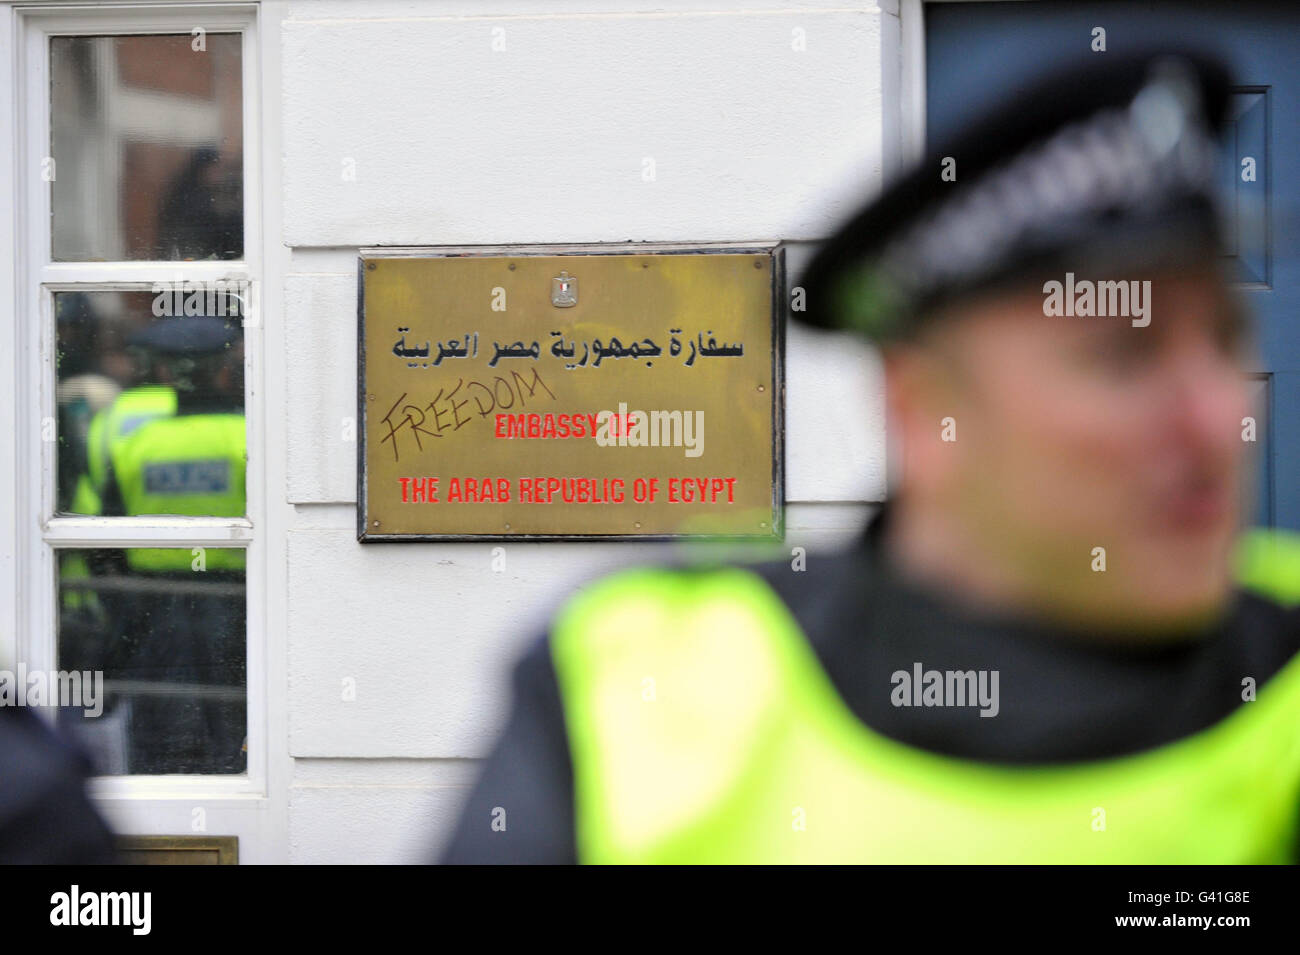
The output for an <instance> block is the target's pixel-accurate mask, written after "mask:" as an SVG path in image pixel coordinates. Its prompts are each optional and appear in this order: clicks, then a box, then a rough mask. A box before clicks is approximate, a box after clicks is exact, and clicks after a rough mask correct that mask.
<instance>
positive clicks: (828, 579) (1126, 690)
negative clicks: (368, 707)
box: [442, 506, 1300, 863]
mask: <svg viewBox="0 0 1300 955" xmlns="http://www.w3.org/2000/svg"><path fill="white" fill-rule="evenodd" d="M888 520H889V508H888V507H887V506H886V507H884V508H882V509H881V511H880V512H879V513H878V514H877V516H876V517H875V519H873V520H872V521H871V522H870V523H869V524H868V526H867V528H866V530H865V531H864V532H863V533H862V534H861V536H860V537H859V538H858V539H857V541H856V542H855V545H854V546H853V547H852V548H850V549H848V550H846V551H844V552H842V553H838V554H826V555H820V556H819V555H815V554H814V555H810V556H809V558H808V561H807V566H806V569H804V570H802V571H795V570H793V569H792V567H791V564H790V563H789V562H787V561H781V562H773V563H768V564H756V565H753V566H752V567H751V569H752V570H754V571H755V572H756V573H758V574H760V575H761V576H762V577H763V578H764V579H765V580H766V581H767V582H768V583H769V584H770V585H771V586H772V587H773V589H774V590H775V591H776V593H777V594H778V595H779V596H780V597H781V599H782V600H783V601H784V603H785V604H786V605H787V606H788V607H789V609H790V611H791V612H792V614H793V616H794V618H795V620H796V621H798V623H799V625H800V626H801V628H802V629H803V632H804V634H805V635H806V636H807V638H808V640H809V641H810V643H811V645H812V647H813V649H814V651H815V652H816V654H817V657H818V659H819V660H820V662H821V665H822V666H823V667H824V668H825V670H826V673H827V674H828V675H829V677H830V679H831V682H832V683H833V685H834V686H835V688H836V690H837V691H838V692H839V693H840V695H841V696H842V697H843V699H844V702H845V703H846V704H847V705H848V707H849V709H850V710H851V711H852V712H853V713H854V714H855V715H856V716H857V717H858V718H859V719H861V720H862V721H863V722H864V723H866V724H867V725H868V726H869V727H870V728H871V729H873V730H875V731H876V732H878V733H882V734H884V735H886V736H889V737H892V738H893V739H895V740H898V741H900V742H902V743H906V744H909V745H911V746H916V747H919V748H922V749H926V750H930V751H933V752H936V753H941V754H946V755H951V756H956V757H962V758H967V759H975V760H984V761H988V762H991V763H1001V764H1051V763H1062V762H1075V761H1082V760H1094V759H1103V758H1108V757H1117V756H1122V755H1126V754H1130V753H1136V752H1139V751H1141V750H1145V749H1149V748H1152V747H1156V746H1160V745H1162V744H1166V743H1169V742H1172V741H1174V740H1177V739H1179V738H1180V737H1183V736H1187V735H1190V734H1192V733H1196V732H1198V731H1200V730H1203V729H1205V728H1206V727H1208V726H1210V725H1212V724H1214V723H1216V722H1218V721H1219V720H1222V719H1224V718H1225V717H1226V716H1228V714H1230V713H1231V712H1232V711H1233V710H1234V709H1236V707H1238V706H1242V705H1246V704H1245V703H1244V701H1243V682H1242V681H1243V680H1244V679H1245V678H1246V677H1251V678H1253V679H1254V681H1255V686H1256V687H1259V686H1262V685H1263V684H1264V683H1265V682H1266V681H1267V680H1268V679H1269V678H1270V677H1271V676H1272V675H1273V674H1275V673H1276V672H1277V671H1278V670H1279V669H1280V668H1281V667H1282V666H1283V665H1284V664H1285V663H1286V662H1287V661H1288V660H1290V659H1291V658H1292V657H1293V656H1294V655H1295V654H1296V653H1297V652H1300V607H1295V608H1291V609H1286V608H1284V607H1283V606H1281V605H1279V604H1277V603H1274V602H1272V601H1270V600H1267V599H1264V598H1262V597H1259V596H1256V595H1253V594H1249V593H1245V592H1238V593H1237V594H1236V595H1235V598H1234V600H1233V602H1232V605H1231V607H1230V608H1229V610H1228V611H1227V613H1226V614H1225V615H1224V617H1223V619H1222V620H1221V621H1219V622H1218V623H1217V624H1216V625H1215V626H1213V627H1211V628H1209V629H1207V630H1205V631H1203V632H1197V633H1189V634H1187V635H1186V637H1185V638H1184V639H1180V640H1176V641H1164V642H1162V643H1161V644H1160V645H1159V646H1152V645H1150V644H1149V643H1147V644H1143V643H1141V642H1139V641H1134V642H1133V643H1131V644H1123V643H1117V642H1113V641H1112V642H1110V643H1106V644H1103V643H1101V642H1099V641H1097V640H1095V639H1092V638H1090V637H1089V635H1088V634H1086V633H1083V632H1069V631H1066V630H1062V629H1059V628H1049V627H1045V626H1043V625H1041V624H1038V623H1035V622H1032V621H1027V620H1022V619H1017V618H1014V617H1011V616H996V615H993V614H990V613H987V612H982V611H975V610H972V609H971V608H969V607H967V606H962V605H959V604H957V603H955V602H953V601H951V600H949V599H946V598H945V597H944V596H943V595H941V594H936V593H932V592H928V591H925V590H922V589H918V588H917V587H915V586H913V585H911V584H909V583H907V582H904V581H903V580H901V579H899V578H898V576H896V575H895V574H894V573H893V572H891V570H890V568H889V567H888V566H887V564H886V563H885V562H884V561H883V560H882V559H881V551H880V541H881V537H882V533H883V528H884V527H885V524H886V522H887V521H888ZM917 664H920V665H921V666H922V667H923V669H925V670H941V671H942V670H962V671H965V670H976V671H981V670H983V671H998V674H999V685H998V696H999V701H998V705H999V712H998V715H997V717H996V718H994V719H986V718H982V717H981V716H980V714H979V708H978V707H975V706H967V707H961V706H929V707H927V706H911V707H905V706H896V705H894V703H893V702H891V690H892V689H893V684H892V683H891V675H892V674H893V673H895V672H896V671H899V670H903V671H905V672H908V673H911V672H914V667H915V666H916V665H917ZM514 692H515V696H514V704H513V708H512V711H511V714H510V716H509V720H508V722H507V724H506V727H505V729H504V731H503V733H502V735H501V737H500V739H499V741H498V742H497V744H496V747H495V749H494V750H493V752H492V753H491V755H490V756H489V758H488V760H487V763H486V765H485V767H484V769H483V772H482V775H481V777H480V779H479V781H478V784H477V786H476V787H475V788H474V790H473V791H472V793H471V795H470V798H469V801H468V803H467V804H466V806H465V808H464V811H463V814H462V816H461V818H460V820H459V822H458V823H457V825H456V828H455V830H454V831H453V833H452V836H451V840H450V843H449V844H448V845H447V847H446V848H445V850H444V852H443V855H442V861H444V862H448V863H473V862H516V863H522V862H527V863H542V862H547V863H560V862H575V861H576V851H575V844H574V817H573V813H574V808H573V778H572V770H571V761H570V757H569V750H568V745H567V741H566V736H565V724H564V712H563V708H562V705H561V700H560V693H559V689H558V686H557V683H556V677H555V671H554V668H553V666H552V662H551V657H550V648H549V643H548V640H547V639H545V638H543V639H538V640H536V641H535V642H534V643H533V644H532V645H531V647H530V649H529V651H528V652H527V654H526V655H525V656H524V658H523V659H522V660H521V661H520V662H519V664H518V665H517V667H516V669H515V673H514ZM496 807H502V808H504V809H505V810H506V812H507V814H508V819H509V825H508V827H507V829H506V830H505V831H495V830H494V829H493V827H492V825H491V823H492V819H493V811H494V809H495V808H496Z"/></svg>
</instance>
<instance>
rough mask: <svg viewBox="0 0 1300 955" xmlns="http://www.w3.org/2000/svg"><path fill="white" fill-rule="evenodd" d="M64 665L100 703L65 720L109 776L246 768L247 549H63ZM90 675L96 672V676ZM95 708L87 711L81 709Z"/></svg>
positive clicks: (70, 711)
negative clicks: (98, 683) (94, 688)
mask: <svg viewBox="0 0 1300 955" xmlns="http://www.w3.org/2000/svg"><path fill="white" fill-rule="evenodd" d="M56 554H57V556H58V558H59V560H58V565H59V648H58V668H59V670H60V671H63V672H71V671H77V672H80V673H82V680H81V685H82V686H83V687H84V686H87V685H94V683H95V678H94V676H93V674H94V673H95V671H99V672H100V673H102V688H103V693H102V698H100V699H98V700H95V699H84V698H83V700H82V701H81V702H82V704H83V706H81V707H76V708H73V707H64V708H63V709H61V711H60V718H61V719H63V720H65V721H66V723H67V724H68V726H69V728H70V729H71V730H72V731H73V732H74V733H76V734H77V735H78V736H79V737H80V738H81V740H82V741H83V742H84V743H85V744H86V746H87V748H88V749H89V750H90V751H91V753H92V755H93V756H94V758H95V760H96V762H97V764H98V765H97V767H96V768H97V771H98V772H99V773H100V774H102V775H121V774H130V775H156V774H163V773H242V772H244V771H245V768H246V765H247V752H246V735H245V734H246V733H247V706H246V693H245V685H246V684H245V667H244V661H245V637H244V634H245V593H244V558H245V553H244V551H243V550H240V549H233V548H215V547H209V548H189V547H184V548H131V549H127V550H119V549H102V550H59V551H56ZM88 672H89V673H90V674H91V675H90V676H87V675H86V674H87V673H88ZM83 713H85V714H89V715H83Z"/></svg>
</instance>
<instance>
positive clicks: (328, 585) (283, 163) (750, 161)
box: [0, 0, 920, 862]
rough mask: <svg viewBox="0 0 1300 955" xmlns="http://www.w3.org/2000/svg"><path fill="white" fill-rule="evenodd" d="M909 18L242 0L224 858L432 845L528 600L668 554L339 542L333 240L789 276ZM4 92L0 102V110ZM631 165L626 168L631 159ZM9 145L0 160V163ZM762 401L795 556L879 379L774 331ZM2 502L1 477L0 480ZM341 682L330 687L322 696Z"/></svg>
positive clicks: (12, 524) (401, 855)
mask: <svg viewBox="0 0 1300 955" xmlns="http://www.w3.org/2000/svg"><path fill="white" fill-rule="evenodd" d="M49 2H50V3H52V4H53V5H54V6H55V7H56V8H59V7H62V6H65V7H66V8H67V9H68V10H73V9H74V7H76V6H78V5H77V4H75V3H73V2H71V0H67V2H66V3H65V0H49ZM178 3H181V4H185V3H188V0H178ZM104 6H105V7H107V6H109V5H108V4H105V5H104ZM194 7H195V10H196V11H198V10H200V9H201V5H200V4H198V3H195V4H194ZM11 9H12V6H11V0H0V13H5V14H6V16H5V17H4V18H3V22H4V23H5V24H7V25H8V26H5V27H4V28H3V29H0V68H2V69H3V70H4V71H5V72H6V73H7V74H8V75H14V69H13V67H14V63H15V54H14V50H15V49H16V47H17V43H18V41H19V39H20V36H19V34H18V33H17V32H12V31H11V29H10V27H12V28H13V31H16V30H17V29H18V28H17V21H16V20H15V19H14V18H12V17H10V16H8V14H9V12H10V10H11ZM919 9H920V3H919V0H901V10H900V0H881V3H880V4H875V3H870V2H861V0H856V2H855V0H263V2H262V3H261V4H260V8H259V12H258V27H257V30H258V37H259V44H260V63H259V64H258V65H257V67H256V71H257V73H256V75H258V76H259V77H260V82H259V86H260V90H261V103H260V109H261V111H262V116H261V118H260V120H259V122H260V129H261V133H262V135H261V144H262V145H261V157H260V166H258V167H257V168H259V169H260V171H261V181H262V182H264V183H265V189H264V192H263V196H262V207H261V208H262V210H263V214H262V216H261V222H262V223H263V226H264V230H265V231H264V235H263V237H262V238H263V242H262V248H263V249H264V257H265V268H264V276H265V281H266V287H265V292H264V295H263V305H264V309H265V311H264V328H263V329H261V332H262V348H261V350H260V352H258V353H257V354H255V355H254V361H255V362H260V363H261V367H259V368H256V369H254V372H255V373H254V374H253V376H252V377H251V380H252V381H254V382H256V383H257V384H255V385H254V386H253V387H263V388H264V395H263V396H261V397H260V398H259V401H260V402H261V407H264V408H265V409H267V417H266V420H265V421H260V422H254V423H253V424H252V425H251V427H250V434H252V436H253V438H254V439H255V440H254V441H253V443H252V444H250V449H251V453H257V454H261V455H263V458H262V460H263V462H264V467H263V468H262V471H261V473H262V474H263V475H265V479H266V486H265V487H263V488H259V489H257V490H254V491H252V492H250V493H258V492H259V491H260V492H261V493H262V494H264V500H265V505H266V506H265V521H264V523H263V524H261V525H259V526H258V527H257V528H256V529H255V539H256V541H257V547H259V548H265V551H264V553H265V560H264V562H263V563H264V565H265V566H267V567H268V568H269V570H268V573H267V575H266V578H265V579H264V580H259V581H250V593H257V594H258V595H259V599H260V595H261V594H263V593H264V594H265V605H266V613H265V615H264V617H262V618H260V619H262V621H263V623H262V624H259V625H258V626H259V630H260V628H261V627H262V626H264V627H265V632H259V633H258V634H257V637H258V639H257V641H256V646H257V647H258V648H259V652H261V653H265V654H267V658H266V659H265V660H264V661H262V663H263V665H264V670H263V672H264V673H265V681H266V684H265V685H266V690H267V695H268V698H269V700H268V710H267V712H266V714H265V726H264V727H262V728H260V729H259V730H258V732H259V733H265V738H266V739H267V741H268V748H269V754H270V755H269V763H268V766H267V773H266V784H267V792H266V794H265V798H262V797H260V796H253V797H249V798H244V797H243V796H239V797H233V796H232V797H231V798H229V799H227V800H226V802H227V803H228V805H227V806H226V809H225V810H223V811H225V812H227V815H226V816H221V817H220V818H223V819H234V820H243V821H240V822H238V824H237V828H238V829H239V831H240V833H241V834H242V835H241V839H242V843H241V847H240V851H241V858H242V859H244V860H245V861H252V862H274V861H294V862H389V861H418V860H421V859H427V858H429V857H430V856H431V854H432V851H433V849H434V847H435V846H436V845H437V844H438V843H439V842H440V841H441V839H442V838H443V837H444V835H445V834H446V831H447V826H448V825H449V823H450V822H451V821H452V820H453V819H454V818H455V815H456V813H457V811H458V810H459V806H460V802H461V800H462V798H463V797H464V795H465V793H466V791H467V788H468V786H470V785H471V784H472V782H473V779H474V776H475V772H476V766H477V762H476V760H477V759H478V758H481V757H482V756H483V755H485V753H486V751H487V749H488V747H489V746H490V744H491V741H492V739H493V737H494V735H495V733H496V731H497V729H498V727H499V725H500V722H501V720H502V718H503V717H504V715H505V705H506V702H507V699H506V695H505V687H506V679H507V676H508V673H509V667H510V666H511V664H512V663H513V661H514V659H515V657H516V656H517V655H518V653H519V652H520V651H521V650H522V649H523V646H524V644H525V642H526V641H528V640H529V639H530V638H532V637H533V636H534V635H536V634H537V633H539V632H540V629H541V628H542V626H543V625H544V621H545V619H546V617H547V615H548V614H549V612H550V611H551V610H553V609H554V608H555V606H556V605H557V603H558V602H559V601H560V600H562V599H563V598H564V597H565V596H566V594H568V593H569V592H571V590H572V589H573V587H574V586H575V585H577V584H578V583H579V582H581V581H584V580H587V579H589V578H591V577H592V576H594V575H597V574H600V573H604V572H607V571H608V570H610V569H611V568H613V567H615V566H618V565H622V564H626V563H631V562H643V561H648V560H653V559H655V558H656V557H657V556H663V555H665V554H667V553H670V551H671V549H672V548H673V547H675V546H681V545H668V544H645V545H640V544H634V543H608V544H601V543H546V544H543V543H538V544H528V543H521V544H509V545H507V546H506V550H507V572H506V573H503V574H494V573H492V572H491V569H490V567H489V555H490V551H491V547H492V546H493V545H491V544H406V545H393V544H389V545H370V546H365V547H363V546H362V545H360V544H358V543H357V542H356V540H355V482H356V444H355V443H354V442H353V441H351V440H347V439H346V436H345V433H344V421H345V419H348V418H351V417H352V416H353V415H354V414H355V407H354V404H355V390H356V377H355V376H356V272H355V269H356V257H357V251H358V249H359V248H360V247H363V246H382V245H402V246H419V245H452V244H479V243H481V244H512V243H560V242H604V241H609V242H623V241H627V240H638V241H640V240H647V241H686V242H701V243H703V242H712V241H730V240H741V241H744V240H750V241H759V240H762V241H766V240H776V239H782V240H794V241H796V242H802V243H805V244H804V245H802V246H796V247H795V248H794V249H793V251H792V253H791V261H790V264H791V266H792V271H794V272H795V273H797V270H798V267H799V265H800V263H801V261H802V260H804V259H805V258H806V255H807V254H808V253H809V252H810V251H811V249H812V247H813V243H814V242H815V240H817V239H820V238H823V237H825V236H826V235H828V234H829V233H830V232H831V231H832V230H833V229H834V227H835V226H836V224H837V223H838V222H839V221H840V219H841V218H842V217H844V216H846V215H847V214H848V213H849V212H851V211H852V210H853V209H854V208H855V207H856V206H857V205H858V203H859V202H860V201H862V200H863V199H864V198H865V197H866V196H867V195H868V194H870V193H873V192H874V191H876V190H877V189H878V188H879V186H880V183H881V181H882V177H883V176H885V175H886V174H888V173H889V172H890V171H891V170H892V169H893V168H895V166H896V165H897V164H898V162H899V159H900V157H901V156H902V155H903V154H905V153H907V152H908V151H909V150H910V149H911V148H912V144H913V141H914V139H915V132H916V130H915V127H914V126H912V125H909V123H908V117H909V115H912V114H913V113H914V112H915V110H914V109H912V108H911V107H909V106H907V105H906V104H908V103H909V102H914V101H915V98H916V90H917V73H916V69H915V67H916V63H917V62H918V60H917V58H916V56H915V54H914V53H913V54H909V53H908V51H909V50H914V49H915V48H916V44H917V42H918V41H917V37H918V36H919V33H918V24H919V18H918V11H919ZM142 16H143V15H142ZM195 17H196V22H198V21H199V20H201V17H202V14H201V13H198V12H196V13H195ZM909 23H910V24H911V27H910V28H909ZM494 30H503V31H504V33H503V35H504V38H505V49H504V50H495V51H494V50H493V47H492V40H493V37H494V33H493V31H494ZM799 31H802V33H801V35H802V36H803V37H804V39H805V40H806V50H803V51H798V50H796V49H794V48H793V45H792V44H793V41H794V39H795V37H796V35H800V34H799ZM498 35H502V34H498ZM909 56H910V59H909ZM908 62H910V64H911V66H910V67H905V66H904V64H906V63H908ZM900 103H901V104H904V105H902V106H900ZM16 106H17V104H16V102H14V101H11V98H10V97H5V98H4V99H3V101H2V102H0V121H2V122H3V125H4V126H5V127H6V128H13V127H14V122H15V120H14V111H15V109H16ZM647 157H651V158H653V159H654V161H655V164H656V170H657V178H656V179H655V181H653V182H646V181H644V180H643V179H642V176H641V169H642V163H643V160H644V159H646V158H647ZM13 159H14V157H13V156H11V155H10V154H8V153H7V152H5V151H3V150H0V171H3V170H4V169H5V168H7V164H10V163H12V162H13ZM345 160H346V161H350V163H351V164H352V165H351V168H353V169H355V179H354V180H349V179H346V178H344V176H343V175H342V173H343V170H344V162H345ZM251 161H252V157H250V162H251ZM0 178H3V177H0ZM13 178H14V177H10V179H13ZM4 211H5V214H4V216H3V218H2V219H0V252H2V251H4V249H6V248H8V249H11V250H12V249H13V248H14V247H15V239H14V233H13V232H11V231H10V223H11V222H17V221H19V220H18V218H17V217H16V216H15V215H14V214H13V213H14V210H13V209H12V208H6V209H5V210H4ZM10 258H11V257H6V256H0V260H4V261H6V262H7V261H9V259H10ZM17 281H18V279H17V278H16V277H15V276H14V275H11V274H10V273H9V271H8V270H7V268H6V269H4V270H0V293H3V297H5V298H6V299H8V300H11V301H12V300H14V297H15V292H14V289H15V288H16V286H15V284H14V283H15V282H17ZM14 351H15V350H14V349H12V348H11V349H9V352H10V353H13V352H14ZM10 377H12V375H11V376H10ZM786 391H787V407H786V422H787V423H786V449H787V458H786V497H787V501H788V502H789V503H788V508H787V515H786V523H787V545H788V546H794V545H802V546H805V547H808V548H809V549H810V550H813V551H814V553H815V552H816V551H817V550H818V549H823V548H829V547H833V546H835V545H837V544H839V543H841V542H843V541H844V540H845V539H846V538H847V537H848V536H849V535H851V534H852V533H853V532H855V531H856V530H857V529H858V527H859V526H860V524H861V522H862V520H863V519H864V518H865V517H866V515H867V513H868V512H869V509H870V503H871V502H875V501H879V500H880V499H881V498H882V497H883V493H884V484H885V478H884V441H883V431H884V426H883V407H882V400H881V395H880V376H879V370H878V368H877V366H876V365H875V363H874V359H873V356H872V355H871V354H870V353H869V352H868V351H867V350H866V349H865V348H863V347H862V346H860V345H857V344H855V343H854V342H853V341H851V340H849V339H846V338H843V337H841V336H828V335H822V334H815V333H812V332H809V331H806V330H803V329H800V328H798V327H794V328H791V329H790V330H789V332H788V341H787V362H786ZM3 421H4V417H3V413H2V412H0V424H3ZM11 423H12V421H11ZM0 430H3V428H0ZM11 430H12V429H11ZM4 447H6V448H7V447H9V445H8V444H5V445H4ZM8 453H9V452H7V451H5V452H3V453H0V457H4V456H5V455H7V454H8ZM6 482H9V483H6ZM0 490H5V491H6V493H7V494H8V496H9V497H10V498H12V497H14V495H13V493H11V492H12V491H13V485H12V480H11V477H6V476H4V475H0ZM14 515H15V516H16V517H17V520H14V521H11V520H10V511H9V509H3V513H0V538H3V539H4V540H8V541H13V540H18V538H19V536H20V534H19V528H20V527H22V528H25V527H27V524H28V523H29V519H30V518H31V515H30V514H27V513H26V512H18V511H15V512H14ZM23 533H27V531H23ZM15 552H16V550H15V548H12V547H5V548H3V550H2V551H0V567H3V569H4V570H5V573H4V576H3V580H2V584H3V588H4V590H3V592H0V597H3V594H4V593H9V594H10V595H11V596H12V595H13V593H14V584H13V581H14V580H16V579H17V578H16V577H15V575H14V573H12V566H11V561H10V557H9V555H10V554H11V553H15ZM259 559H260V558H259ZM6 603H11V602H9V601H6ZM4 613H5V614H6V615H8V614H9V610H8V608H7V607H6V609H5V611H4ZM347 678H350V679H352V680H355V683H356V688H357V698H356V701H355V702H349V703H345V702H343V700H342V699H341V693H340V689H341V685H342V681H343V680H344V679H347ZM204 786H205V784H204V782H203V781H202V780H200V781H197V782H196V783H195V787H196V792H198V791H200V790H201V791H202V792H203V793H204V795H202V796H195V797H193V798H188V797H186V796H185V795H184V793H183V791H182V790H183V789H184V787H179V784H178V788H177V793H175V794H163V796H160V797H159V798H158V799H156V800H153V801H149V800H144V801H142V800H141V799H140V798H137V797H134V796H132V797H130V798H126V797H123V798H121V799H118V800H117V801H116V802H112V801H110V802H106V803H103V805H104V807H105V809H106V811H108V812H109V813H110V815H111V817H112V818H113V819H114V820H115V821H116V822H118V823H119V824H121V825H122V826H123V827H124V829H125V831H159V832H185V831H187V829H188V826H189V819H190V817H191V814H192V812H193V807H194V805H196V804H201V803H205V802H206V800H208V799H209V797H210V796H211V794H210V793H207V790H206V789H205V788H204ZM164 796H165V798H164ZM132 807H136V808H137V809H138V811H135V810H133V808H132ZM158 807H162V808H158ZM231 807H234V808H231ZM241 807H242V808H241ZM141 813H146V814H147V818H145V817H144V816H141ZM213 818H218V816H216V815H215V810H214V816H213Z"/></svg>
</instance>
